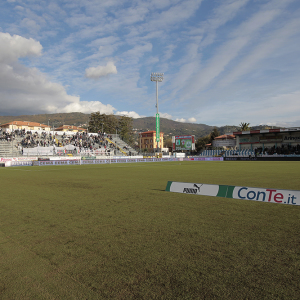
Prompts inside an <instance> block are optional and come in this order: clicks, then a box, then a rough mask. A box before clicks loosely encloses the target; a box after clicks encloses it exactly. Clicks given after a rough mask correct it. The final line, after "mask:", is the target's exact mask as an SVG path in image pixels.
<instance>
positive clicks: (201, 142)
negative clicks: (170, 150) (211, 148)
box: [195, 134, 210, 152]
mask: <svg viewBox="0 0 300 300" xmlns="http://www.w3.org/2000/svg"><path fill="white" fill-rule="evenodd" d="M209 143H210V134H208V135H206V136H204V137H201V138H198V139H197V141H196V144H195V147H196V150H197V152H199V151H201V150H203V149H205V145H207V144H209Z"/></svg>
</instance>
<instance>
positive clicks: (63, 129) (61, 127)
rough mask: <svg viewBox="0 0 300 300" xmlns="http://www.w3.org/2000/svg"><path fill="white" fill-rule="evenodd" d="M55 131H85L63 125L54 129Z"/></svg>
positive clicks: (84, 130)
mask: <svg viewBox="0 0 300 300" xmlns="http://www.w3.org/2000/svg"><path fill="white" fill-rule="evenodd" d="M54 130H55V131H64V132H70V131H71V132H86V131H87V130H86V129H84V128H81V127H77V126H73V125H71V126H70V125H63V126H60V127H58V128H55V129H54Z"/></svg>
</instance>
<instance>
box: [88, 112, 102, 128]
mask: <svg viewBox="0 0 300 300" xmlns="http://www.w3.org/2000/svg"><path fill="white" fill-rule="evenodd" d="M104 116H105V115H104V114H100V112H99V111H97V112H95V113H91V116H90V121H89V125H88V131H89V132H98V131H102V126H103V125H104Z"/></svg>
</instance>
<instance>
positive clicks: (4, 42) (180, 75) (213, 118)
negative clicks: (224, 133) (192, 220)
mask: <svg viewBox="0 0 300 300" xmlns="http://www.w3.org/2000/svg"><path fill="white" fill-rule="evenodd" d="M299 49H300V1H299V0H152V1H151V0H147V1H144V0H135V1H134V0H132V1H126V0H109V1H108V0H107V1H99V0H61V1H58V0H57V1H43V0H39V1H35V0H2V1H1V2H0V115H20V114H38V113H57V112H75V111H79V112H83V113H90V112H95V111H100V112H101V113H106V114H110V113H114V114H117V115H129V116H132V117H134V118H136V117H144V116H155V113H156V107H155V104H156V87H155V82H151V81H150V74H151V72H162V73H164V81H163V82H162V83H159V88H158V89H159V112H160V115H161V117H166V118H169V119H173V120H177V121H182V122H192V123H204V124H208V125H216V126H222V125H238V124H240V123H241V122H248V123H250V125H258V124H269V125H279V126H300V55H299V54H300V50H299Z"/></svg>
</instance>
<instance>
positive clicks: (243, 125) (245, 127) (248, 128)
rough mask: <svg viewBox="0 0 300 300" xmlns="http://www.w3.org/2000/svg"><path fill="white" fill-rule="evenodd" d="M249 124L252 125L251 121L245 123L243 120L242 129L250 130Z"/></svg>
mask: <svg viewBox="0 0 300 300" xmlns="http://www.w3.org/2000/svg"><path fill="white" fill-rule="evenodd" d="M249 125H250V123H243V122H241V124H240V127H241V130H242V131H247V130H250V127H249Z"/></svg>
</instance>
